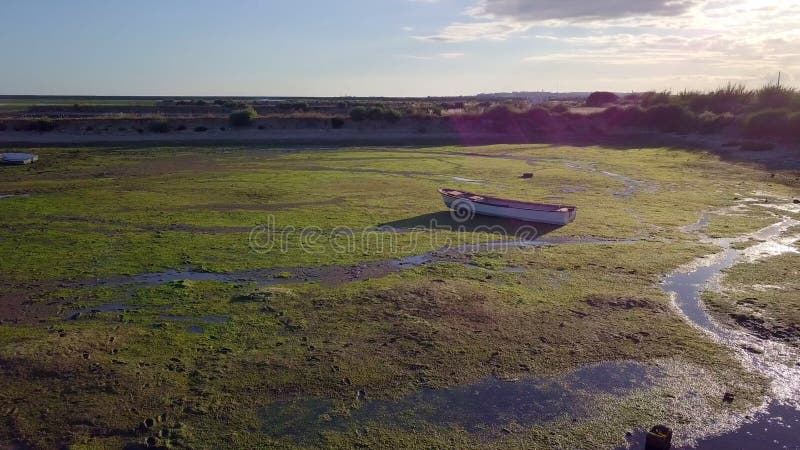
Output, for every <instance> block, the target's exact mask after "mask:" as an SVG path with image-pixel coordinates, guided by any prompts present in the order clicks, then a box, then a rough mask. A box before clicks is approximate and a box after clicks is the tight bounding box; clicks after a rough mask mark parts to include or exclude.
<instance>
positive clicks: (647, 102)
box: [641, 91, 671, 108]
mask: <svg viewBox="0 0 800 450" xmlns="http://www.w3.org/2000/svg"><path fill="white" fill-rule="evenodd" d="M670 98H671V94H670V93H669V92H667V91H664V92H645V93H644V94H642V103H641V104H642V107H643V108H650V107H652V106H658V105H668V104H669V103H670Z"/></svg>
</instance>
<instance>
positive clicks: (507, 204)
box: [439, 188, 578, 225]
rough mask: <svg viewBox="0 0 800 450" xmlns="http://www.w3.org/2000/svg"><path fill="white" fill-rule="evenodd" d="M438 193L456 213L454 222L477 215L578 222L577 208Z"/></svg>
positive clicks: (527, 220)
mask: <svg viewBox="0 0 800 450" xmlns="http://www.w3.org/2000/svg"><path fill="white" fill-rule="evenodd" d="M439 193H440V194H442V199H443V200H444V204H445V205H447V207H448V208H450V210H452V211H453V218H454V219H456V220H457V221H466V220H469V219H471V218H472V217H473V216H474V215H475V214H481V215H484V216H494V217H505V218H509V219H517V220H524V221H526V222H538V223H549V224H553V225H566V224H568V223H571V222H574V221H575V216H576V214H577V212H578V208H577V207H575V206H564V205H550V204H546V203H530V202H520V201H516V200H506V199H502V198H497V197H489V196H486V195H478V194H473V193H470V192H463V191H458V190H455V189H445V188H442V189H439Z"/></svg>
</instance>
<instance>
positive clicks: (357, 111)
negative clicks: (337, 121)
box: [350, 106, 369, 122]
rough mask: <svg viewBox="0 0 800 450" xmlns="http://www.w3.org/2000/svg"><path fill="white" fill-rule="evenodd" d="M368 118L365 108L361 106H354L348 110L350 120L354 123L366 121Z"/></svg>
mask: <svg viewBox="0 0 800 450" xmlns="http://www.w3.org/2000/svg"><path fill="white" fill-rule="evenodd" d="M368 116H369V114H368V111H367V108H364V107H363V106H356V107H355V108H353V109H351V110H350V118H351V119H353V120H354V121H356V122H361V121H362V120H367V118H368Z"/></svg>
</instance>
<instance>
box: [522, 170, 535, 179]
mask: <svg viewBox="0 0 800 450" xmlns="http://www.w3.org/2000/svg"><path fill="white" fill-rule="evenodd" d="M520 178H522V179H523V180H530V179H531V178H533V174H532V173H530V172H526V173H523V174H522V176H521V177H520Z"/></svg>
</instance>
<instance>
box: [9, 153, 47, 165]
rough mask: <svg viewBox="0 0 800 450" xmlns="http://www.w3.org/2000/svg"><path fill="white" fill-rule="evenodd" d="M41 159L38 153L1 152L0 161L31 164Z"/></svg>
mask: <svg viewBox="0 0 800 450" xmlns="http://www.w3.org/2000/svg"><path fill="white" fill-rule="evenodd" d="M38 160H39V156H38V155H32V154H30V153H0V163H2V164H16V165H24V164H31V163H34V162H36V161H38Z"/></svg>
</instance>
